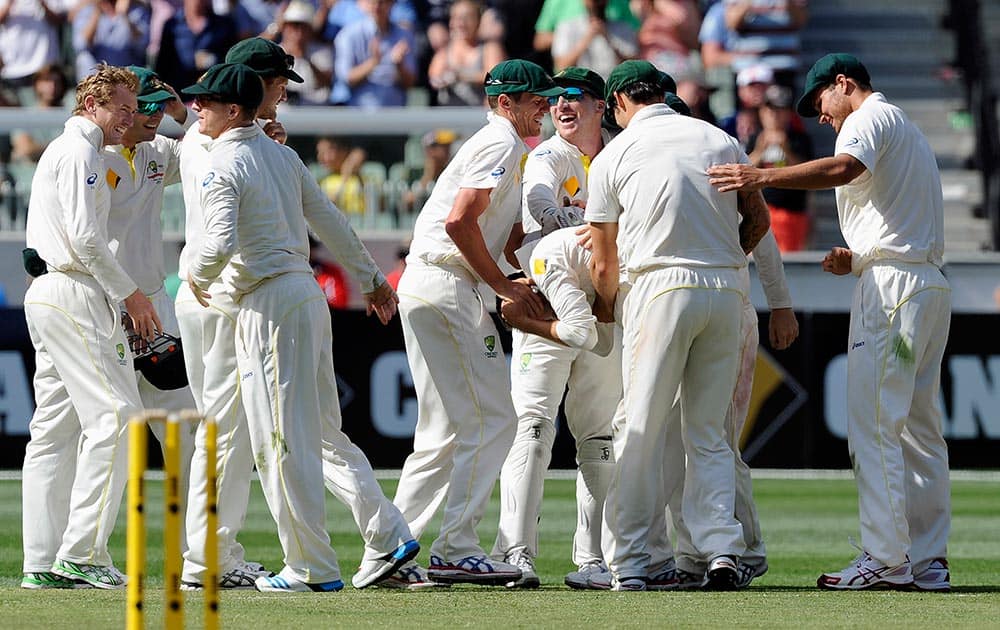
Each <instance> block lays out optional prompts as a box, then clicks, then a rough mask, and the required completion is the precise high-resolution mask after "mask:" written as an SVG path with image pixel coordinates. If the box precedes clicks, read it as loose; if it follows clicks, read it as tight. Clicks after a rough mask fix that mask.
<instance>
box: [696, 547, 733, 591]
mask: <svg viewBox="0 0 1000 630" xmlns="http://www.w3.org/2000/svg"><path fill="white" fill-rule="evenodd" d="M738 564H739V562H738V561H737V559H736V557H735V556H727V555H723V556H715V557H714V558H712V559H711V560H709V562H708V571H707V572H706V573H705V576H706V580H705V586H704V587H703V588H704V589H705V590H706V591H735V590H736V580H737V579H738V577H739V571H738V570H737V566H738Z"/></svg>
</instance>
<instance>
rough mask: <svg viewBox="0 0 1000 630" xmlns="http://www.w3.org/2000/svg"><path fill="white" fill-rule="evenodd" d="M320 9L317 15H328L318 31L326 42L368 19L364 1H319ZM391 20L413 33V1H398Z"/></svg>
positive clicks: (414, 13) (447, 4) (415, 14)
mask: <svg viewBox="0 0 1000 630" xmlns="http://www.w3.org/2000/svg"><path fill="white" fill-rule="evenodd" d="M318 2H319V4H320V9H319V11H317V15H320V16H321V15H324V14H325V15H326V18H325V22H324V23H323V26H322V27H321V28H320V29H319V30H317V32H319V33H322V36H323V39H324V40H325V41H334V40H335V39H336V38H337V35H338V34H340V31H341V30H342V29H343V28H344V27H345V26H347V25H348V24H353V23H354V22H357V21H358V20H362V19H364V18H366V17H368V13H367V12H366V11H365V9H364V7H362V3H363V2H364V0H318ZM450 4H451V3H450V2H448V3H445V6H444V16H445V17H446V18H447V15H448V6H449V5H450ZM389 20H390V21H391V22H392V23H393V24H395V25H396V26H399V27H400V28H403V29H405V30H407V31H410V32H411V33H412V32H414V30H415V29H416V27H417V11H416V9H415V7H414V6H413V2H411V0H396V2H394V3H393V5H392V9H390V11H389Z"/></svg>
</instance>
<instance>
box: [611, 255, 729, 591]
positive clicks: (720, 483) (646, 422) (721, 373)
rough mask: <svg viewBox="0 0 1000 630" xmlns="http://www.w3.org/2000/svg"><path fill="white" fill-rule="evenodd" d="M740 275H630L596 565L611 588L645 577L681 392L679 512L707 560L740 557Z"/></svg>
mask: <svg viewBox="0 0 1000 630" xmlns="http://www.w3.org/2000/svg"><path fill="white" fill-rule="evenodd" d="M746 286H747V276H746V270H745V269H733V268H687V267H665V268H658V269H653V270H650V271H646V272H644V273H642V274H639V275H638V276H637V278H636V280H635V282H634V283H633V286H632V288H631V289H630V290H629V293H628V296H627V297H626V299H625V304H624V309H623V310H624V321H623V323H624V339H625V348H624V355H623V378H624V407H625V431H624V436H620V437H619V438H618V439H620V440H621V457H620V458H619V459H618V462H617V466H616V470H615V475H614V477H613V479H612V482H611V486H610V487H609V489H608V497H607V502H606V503H605V508H604V518H605V523H606V526H607V529H608V531H609V532H610V540H609V541H608V542H607V543H606V546H605V550H606V554H605V558H606V560H607V561H608V566H609V567H610V568H611V570H612V572H613V573H614V576H615V577H616V578H617V579H618V580H624V579H627V578H630V577H640V578H645V577H646V575H647V568H648V566H649V561H650V554H649V551H648V549H647V540H648V538H649V534H650V523H651V522H652V520H653V513H654V512H655V511H658V510H662V509H663V503H662V498H663V497H661V496H660V492H661V490H660V489H661V486H662V484H663V481H662V476H663V462H662V458H663V456H664V450H666V444H667V425H668V420H669V416H670V408H671V406H672V405H673V402H674V398H675V397H676V395H677V392H678V388H680V406H681V435H682V438H683V443H684V451H685V453H686V455H687V477H686V480H685V484H684V495H683V513H684V518H685V521H686V523H687V526H688V528H689V530H690V531H691V537H692V541H693V543H694V545H695V547H696V548H697V549H698V551H699V553H700V554H701V555H703V556H706V557H714V556H717V555H722V554H725V555H734V556H737V557H739V556H742V555H743V552H744V548H745V545H744V543H743V530H742V527H741V526H740V524H739V522H738V521H737V520H736V518H735V516H734V509H735V494H736V490H735V485H736V478H735V477H736V471H735V469H736V463H735V457H736V456H735V454H734V452H733V449H732V447H731V446H730V444H729V436H728V432H727V431H726V414H727V411H728V408H729V405H730V402H731V400H732V397H731V396H729V395H725V394H723V395H721V396H720V395H719V392H732V391H734V389H735V387H736V378H737V373H738V370H739V359H740V348H741V345H742V344H741V340H740V319H741V314H742V309H743V301H744V299H745V296H746Z"/></svg>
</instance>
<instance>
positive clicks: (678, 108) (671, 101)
mask: <svg viewBox="0 0 1000 630" xmlns="http://www.w3.org/2000/svg"><path fill="white" fill-rule="evenodd" d="M663 102H664V103H666V104H667V105H669V106H670V109H672V110H674V111H675V112H677V113H678V114H680V115H681V116H690V115H691V108H690V107H688V104H687V103H685V102H684V99H682V98H681V97H679V96H677V95H676V94H674V93H673V92H667V96H666V97H665V98H664V99H663Z"/></svg>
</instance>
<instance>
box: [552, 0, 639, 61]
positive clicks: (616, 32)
mask: <svg viewBox="0 0 1000 630" xmlns="http://www.w3.org/2000/svg"><path fill="white" fill-rule="evenodd" d="M583 4H584V7H585V8H586V10H587V12H586V13H585V14H583V15H578V16H576V17H572V18H568V19H565V20H562V21H560V22H559V25H558V26H556V30H555V32H554V33H553V35H552V61H553V67H554V68H555V69H556V71H559V70H562V69H563V68H568V67H569V66H583V67H585V68H590V69H591V70H593V71H594V72H596V73H597V74H599V75H601V76H603V77H606V76H608V75H609V74H611V71H612V70H614V69H615V66H617V65H618V64H620V63H621V62H623V61H625V60H626V59H632V58H634V57H635V56H636V55H638V54H639V42H638V39H637V37H636V31H635V28H634V27H633V26H632V25H631V24H630V23H629V22H627V21H625V20H613V19H609V18H607V17H605V13H606V11H607V7H608V0H583Z"/></svg>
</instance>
